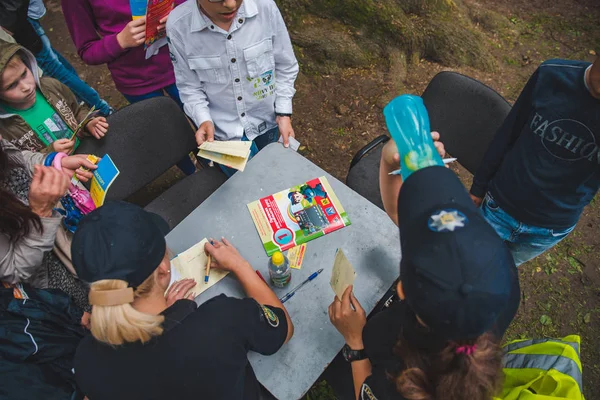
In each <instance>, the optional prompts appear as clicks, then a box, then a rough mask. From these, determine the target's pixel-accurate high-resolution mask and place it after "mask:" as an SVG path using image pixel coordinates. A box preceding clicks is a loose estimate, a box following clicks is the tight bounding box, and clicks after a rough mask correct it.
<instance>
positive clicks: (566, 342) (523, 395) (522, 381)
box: [494, 335, 584, 400]
mask: <svg viewBox="0 0 600 400" xmlns="http://www.w3.org/2000/svg"><path fill="white" fill-rule="evenodd" d="M579 347H580V338H579V336H577V335H570V336H566V337H564V338H562V339H529V340H515V341H513V342H510V343H507V344H506V345H504V357H503V360H502V361H503V365H504V369H503V372H504V384H503V387H502V393H501V396H500V397H495V398H494V399H495V400H557V399H571V400H584V397H583V393H582V392H583V383H582V375H581V361H580V355H579Z"/></svg>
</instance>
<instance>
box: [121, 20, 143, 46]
mask: <svg viewBox="0 0 600 400" xmlns="http://www.w3.org/2000/svg"><path fill="white" fill-rule="evenodd" d="M145 40H146V17H141V18H136V19H134V20H133V21H129V23H128V24H127V25H125V28H123V30H122V31H121V32H119V33H118V34H117V42H119V46H121V48H122V49H128V48H131V47H137V46H139V45H141V44H142V43H144V41H145Z"/></svg>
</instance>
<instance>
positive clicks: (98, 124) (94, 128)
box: [85, 117, 108, 139]
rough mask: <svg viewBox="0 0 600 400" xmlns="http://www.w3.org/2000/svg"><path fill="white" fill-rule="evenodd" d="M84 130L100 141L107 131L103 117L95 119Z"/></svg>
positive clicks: (106, 123)
mask: <svg viewBox="0 0 600 400" xmlns="http://www.w3.org/2000/svg"><path fill="white" fill-rule="evenodd" d="M85 129H87V131H88V132H89V133H90V134H91V135H92V136H93V137H95V138H96V139H102V138H103V137H104V135H106V132H107V131H108V122H106V118H104V117H96V118H93V119H92V120H91V121H90V122H88V123H87V125H86V126H85Z"/></svg>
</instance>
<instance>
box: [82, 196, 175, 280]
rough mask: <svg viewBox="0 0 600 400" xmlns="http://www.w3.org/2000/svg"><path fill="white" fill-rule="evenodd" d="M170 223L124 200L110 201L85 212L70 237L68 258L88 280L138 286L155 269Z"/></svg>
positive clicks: (163, 250) (163, 253)
mask: <svg viewBox="0 0 600 400" xmlns="http://www.w3.org/2000/svg"><path fill="white" fill-rule="evenodd" d="M168 232H169V225H168V224H167V222H166V221H165V220H164V219H162V218H161V217H160V216H158V215H156V214H153V213H150V212H147V211H144V209H142V208H140V207H138V206H136V205H134V204H131V203H126V202H124V201H111V202H107V203H106V204H104V205H103V206H102V207H100V208H97V209H96V210H94V211H92V212H91V213H89V214H88V215H86V216H85V217H84V218H83V219H82V220H81V221H80V222H79V226H78V227H77V231H75V235H74V236H73V243H72V244H71V257H72V260H73V266H74V267H75V271H77V275H78V276H79V277H80V278H81V279H83V280H84V281H87V282H96V281H99V280H102V279H121V280H124V281H126V282H127V283H128V284H129V286H131V287H137V286H139V285H140V284H141V283H142V282H144V281H145V280H146V278H148V277H149V276H150V275H151V274H152V272H154V270H156V268H158V266H159V264H160V263H161V261H162V259H163V257H164V256H165V251H166V249H167V244H166V242H165V235H166V234H167V233H168Z"/></svg>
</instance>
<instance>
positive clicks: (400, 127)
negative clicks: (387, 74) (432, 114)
mask: <svg viewBox="0 0 600 400" xmlns="http://www.w3.org/2000/svg"><path fill="white" fill-rule="evenodd" d="M383 115H384V117H385V123H386V125H387V128H388V131H389V132H390V134H391V135H392V139H394V142H396V146H397V147H398V153H399V154H400V167H401V174H402V179H406V178H408V177H409V176H410V174H412V173H413V172H415V171H417V170H419V169H421V168H425V167H430V166H433V165H441V166H443V165H444V161H443V160H442V157H440V155H439V154H438V152H437V150H436V148H435V146H434V145H433V139H432V138H431V129H430V127H429V114H427V109H426V108H425V104H423V99H422V98H421V97H419V96H413V95H410V94H404V95H402V96H398V97H396V98H395V99H393V100H392V101H390V102H389V104H388V105H387V106H385V108H384V109H383Z"/></svg>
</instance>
